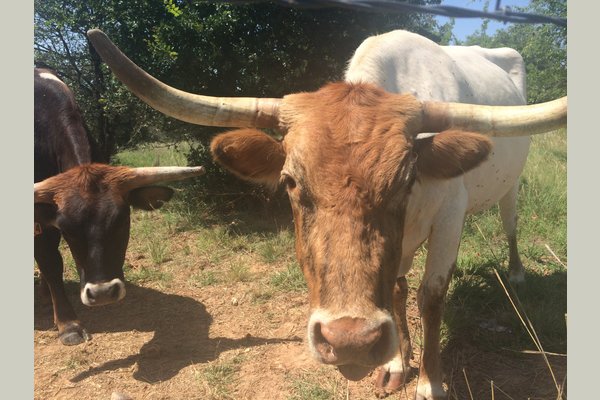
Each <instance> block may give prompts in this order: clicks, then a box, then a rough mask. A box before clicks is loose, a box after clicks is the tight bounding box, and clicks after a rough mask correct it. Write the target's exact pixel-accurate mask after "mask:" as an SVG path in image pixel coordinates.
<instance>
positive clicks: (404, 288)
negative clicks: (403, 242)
mask: <svg viewBox="0 0 600 400" xmlns="http://www.w3.org/2000/svg"><path fill="white" fill-rule="evenodd" d="M412 259H413V257H412V256H411V257H410V258H408V257H407V258H403V259H402V262H401V267H400V271H408V269H409V268H410V265H411V264H412ZM407 299H408V282H407V281H406V277H405V276H401V277H399V278H398V279H397V280H396V285H395V286H394V299H393V301H394V316H395V319H396V326H397V328H398V339H399V346H398V352H397V353H396V355H395V356H394V358H393V359H392V360H391V361H389V362H387V363H386V364H385V365H383V366H382V367H381V368H380V369H379V372H378V375H377V381H376V385H377V395H378V396H380V397H383V396H387V395H388V394H390V393H393V392H395V391H397V390H398V389H400V388H401V387H402V386H403V385H404V383H405V382H406V380H407V379H408V377H409V375H410V372H411V368H410V359H411V357H412V346H411V343H410V333H409V331H408V321H407V320H406V301H407Z"/></svg>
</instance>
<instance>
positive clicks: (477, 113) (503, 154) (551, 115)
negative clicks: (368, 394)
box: [88, 30, 567, 399]
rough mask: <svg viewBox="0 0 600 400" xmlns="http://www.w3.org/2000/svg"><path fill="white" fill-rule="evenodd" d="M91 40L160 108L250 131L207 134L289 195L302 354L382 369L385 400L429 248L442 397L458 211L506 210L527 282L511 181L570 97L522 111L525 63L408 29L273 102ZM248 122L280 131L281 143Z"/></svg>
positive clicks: (433, 349) (433, 369)
mask: <svg viewBox="0 0 600 400" xmlns="http://www.w3.org/2000/svg"><path fill="white" fill-rule="evenodd" d="M88 36H89V38H90V40H91V41H92V43H93V44H94V46H95V47H96V49H97V50H98V52H99V54H100V55H101V56H102V58H103V59H104V61H105V62H106V63H107V64H108V65H109V66H110V68H111V69H112V71H113V73H114V74H115V75H116V76H117V77H118V78H119V79H120V80H121V81H122V82H123V83H125V85H127V86H128V87H129V89H130V90H131V91H132V92H133V93H135V94H136V95H137V96H138V97H140V98H141V99H142V100H143V101H145V102H146V103H148V104H149V105H150V106H152V107H154V108H155V109H157V110H159V111H161V112H163V113H165V114H167V115H170V116H172V117H175V118H178V119H181V120H183V121H187V122H191V123H195V124H201V125H210V126H229V127H242V128H246V129H241V130H236V131H231V132H227V133H223V134H220V135H218V136H216V137H215V138H214V139H213V141H212V144H211V150H212V153H213V156H214V158H215V160H216V161H217V162H218V163H219V164H221V165H222V166H224V167H225V168H226V169H228V170H229V171H231V172H232V173H234V174H236V175H237V176H239V177H240V178H242V179H246V180H249V181H252V182H257V183H262V184H268V185H272V186H275V185H277V184H278V183H280V184H282V185H284V186H285V187H286V189H287V192H288V195H289V199H290V202H291V205H292V210H293V215H294V223H295V231H296V255H297V258H298V261H299V263H300V265H301V268H302V271H303V273H304V276H305V278H306V280H307V283H308V288H309V296H310V309H311V316H310V318H309V321H308V344H309V346H310V349H311V350H312V353H313V354H314V356H315V357H316V359H317V360H319V361H320V362H322V363H325V364H332V365H336V366H338V368H339V370H340V372H341V373H342V374H343V375H344V376H345V377H347V378H348V379H352V380H359V379H362V378H363V377H365V376H366V375H367V374H368V373H369V372H370V371H371V370H373V369H374V368H375V367H377V366H382V367H381V369H380V372H379V376H378V379H377V382H378V386H380V387H381V388H382V389H383V390H384V391H388V392H390V391H393V390H396V389H398V388H399V387H400V386H401V385H402V384H403V383H404V381H405V379H406V376H407V374H408V373H409V371H410V366H409V360H410V357H411V343H410V338H409V331H408V325H407V320H406V299H407V291H408V286H407V282H406V278H405V275H406V273H407V272H408V270H409V269H410V267H411V264H412V260H413V257H414V254H415V251H416V250H417V248H418V247H419V246H420V245H421V244H422V243H423V242H424V241H426V240H427V241H428V255H427V260H426V265H425V271H424V275H423V279H422V282H421V284H420V287H419V290H418V296H417V298H418V305H419V309H420V312H421V317H422V324H423V330H424V345H423V354H422V359H421V360H422V362H421V365H420V371H419V374H420V376H419V380H418V385H417V398H419V399H438V398H445V393H444V390H443V387H442V369H441V360H440V343H439V341H440V336H439V331H440V324H441V319H442V311H443V303H444V297H445V294H446V291H447V288H448V284H449V282H450V278H451V275H452V272H453V270H454V268H455V265H456V258H457V254H458V248H459V244H460V238H461V233H462V229H463V223H464V219H465V216H466V215H467V214H470V213H474V212H477V211H480V210H484V209H486V208H489V207H490V206H492V205H493V204H495V203H499V204H500V210H501V211H500V213H501V217H502V222H503V226H504V230H505V231H506V234H507V237H508V244H509V248H510V277H511V279H512V280H514V281H522V280H523V278H524V271H523V266H522V263H521V261H520V259H519V253H518V250H517V239H516V196H517V181H518V178H519V175H520V174H521V172H522V170H523V166H524V164H525V160H526V158H527V153H528V150H529V143H530V138H529V135H532V134H537V133H542V132H547V131H550V130H553V129H556V128H558V127H561V126H564V125H565V123H566V108H567V106H566V105H567V101H566V98H563V99H558V100H555V101H553V102H549V103H544V104H538V105H532V106H525V105H524V104H525V102H526V101H525V99H526V96H525V69H524V65H523V60H522V58H521V56H520V55H519V54H518V53H517V52H516V51H514V50H512V49H508V48H502V49H483V48H480V47H477V46H475V47H446V46H439V45H437V44H436V43H434V42H432V41H430V40H428V39H426V38H424V37H422V36H419V35H416V34H414V33H410V32H406V31H393V32H390V33H387V34H383V35H379V36H374V37H371V38H368V39H367V40H365V41H364V42H363V43H362V44H361V45H360V47H359V48H358V49H357V50H356V52H355V54H354V56H353V57H352V59H351V60H350V63H349V67H348V69H347V71H346V79H345V82H339V83H332V84H328V85H326V86H324V87H323V88H321V89H319V90H317V91H315V92H312V93H296V94H290V95H287V96H285V97H283V99H256V98H212V97H207V96H201V95H195V94H190V93H186V92H183V91H180V90H178V89H175V88H172V87H169V86H167V85H165V84H163V83H161V82H159V81H157V80H156V79H154V78H153V77H151V76H150V75H148V74H146V73H145V72H144V71H143V70H141V69H140V68H139V67H137V66H136V65H135V64H133V63H132V62H131V61H130V60H129V59H127V58H126V57H125V56H124V55H123V54H122V53H121V52H120V51H119V50H118V49H117V48H116V47H115V46H114V45H113V44H112V43H111V42H110V41H109V40H108V38H107V37H106V36H105V35H104V34H103V33H102V32H100V31H98V30H92V31H90V32H88ZM248 127H254V128H257V127H258V128H260V127H263V128H264V127H270V128H279V129H280V130H281V131H282V133H283V134H284V139H283V140H281V141H277V140H275V139H272V138H271V137H269V136H267V135H266V134H265V133H263V132H262V131H260V130H257V129H249V128H248ZM430 133H435V134H436V135H431V134H430ZM484 135H486V136H484ZM489 137H493V138H491V139H490V138H489Z"/></svg>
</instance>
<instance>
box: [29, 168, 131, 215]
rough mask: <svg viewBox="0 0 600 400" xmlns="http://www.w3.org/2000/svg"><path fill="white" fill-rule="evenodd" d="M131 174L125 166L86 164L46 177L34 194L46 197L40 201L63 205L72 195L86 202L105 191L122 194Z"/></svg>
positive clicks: (60, 206)
mask: <svg viewBox="0 0 600 400" xmlns="http://www.w3.org/2000/svg"><path fill="white" fill-rule="evenodd" d="M133 176H134V173H133V171H132V170H131V169H130V168H128V167H118V166H117V167H115V166H110V165H106V164H85V165H81V166H78V167H75V168H71V169H69V170H68V171H66V172H63V173H62V174H59V175H55V176H53V177H51V178H48V179H47V180H45V185H44V189H43V190H42V191H41V192H40V193H37V194H36V195H37V196H38V197H39V198H40V199H45V200H44V201H43V202H50V203H55V204H56V205H57V206H58V207H59V208H63V207H66V206H67V205H66V204H65V201H67V199H68V198H70V197H71V196H73V195H75V194H76V195H78V196H79V197H81V198H84V199H86V200H88V201H90V200H93V199H94V198H98V197H99V196H100V195H102V194H104V193H113V195H114V196H118V195H122V194H121V193H120V191H121V190H120V189H121V187H123V186H124V184H125V183H126V182H128V181H130V180H131V178H132V177H133Z"/></svg>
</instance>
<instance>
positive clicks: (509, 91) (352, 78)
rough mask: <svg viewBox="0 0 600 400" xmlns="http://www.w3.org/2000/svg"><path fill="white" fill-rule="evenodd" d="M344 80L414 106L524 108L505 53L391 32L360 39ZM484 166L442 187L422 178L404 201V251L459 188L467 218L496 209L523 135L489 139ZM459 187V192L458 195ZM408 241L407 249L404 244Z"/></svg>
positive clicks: (521, 85) (516, 68) (511, 54)
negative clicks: (405, 97)
mask: <svg viewBox="0 0 600 400" xmlns="http://www.w3.org/2000/svg"><path fill="white" fill-rule="evenodd" d="M346 80H347V81H349V82H368V83H373V84H376V85H379V86H381V87H382V88H384V89H385V90H387V91H390V92H395V93H412V94H413V95H414V96H415V97H417V98H418V99H420V100H437V101H448V102H461V103H471V104H488V105H520V104H525V98H526V97H525V70H524V66H523V61H522V58H521V56H520V55H519V54H518V53H517V52H516V51H515V50H512V49H506V48H504V49H483V48H481V47H479V46H469V47H462V46H440V45H438V44H436V43H434V42H433V41H431V40H429V39H427V38H424V37H422V36H420V35H417V34H414V33H411V32H407V31H400V30H398V31H392V32H389V33H386V34H382V35H378V36H373V37H370V38H368V39H366V40H365V41H364V42H363V43H362V44H361V45H360V46H359V48H358V49H357V50H356V52H355V54H354V56H353V57H352V59H351V60H350V63H349V66H348V69H347V71H346ZM493 142H494V147H493V150H492V153H491V154H490V156H489V158H488V160H487V161H485V162H484V163H482V164H481V165H480V166H479V167H477V168H475V169H473V170H471V171H469V172H468V173H466V174H464V175H462V176H460V177H457V178H453V179H451V180H449V181H448V182H446V183H442V182H440V181H437V180H427V179H422V180H421V181H420V182H418V183H416V184H415V187H414V188H413V191H412V194H411V196H410V198H409V203H408V208H407V214H406V218H407V220H406V225H405V226H406V229H407V231H406V232H405V243H404V248H405V251H407V250H408V249H411V250H413V251H414V247H415V246H418V244H419V243H421V242H422V241H423V240H425V238H426V236H427V235H428V233H429V231H430V227H431V224H432V223H433V219H434V217H435V215H436V214H437V213H438V210H439V208H440V207H442V205H443V204H444V203H446V205H447V204H448V203H449V202H450V203H451V202H454V201H455V200H454V196H455V195H456V193H457V192H456V190H464V191H465V194H466V196H465V198H466V204H464V205H462V206H460V207H459V208H464V210H465V212H466V213H473V212H477V211H480V210H484V209H486V208H489V207H491V206H492V205H493V204H496V203H497V202H498V201H499V200H500V199H501V198H502V197H503V196H504V195H505V194H506V193H507V192H508V191H509V190H510V189H511V188H512V187H513V186H514V185H515V184H516V182H517V181H518V178H519V176H520V174H521V172H522V170H523V167H524V165H525V161H526V159H527V154H528V152H529V143H530V138H529V136H521V137H512V138H493ZM457 188H459V189H457ZM407 240H408V241H411V243H406V241H407Z"/></svg>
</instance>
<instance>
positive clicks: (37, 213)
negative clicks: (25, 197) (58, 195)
mask: <svg viewBox="0 0 600 400" xmlns="http://www.w3.org/2000/svg"><path fill="white" fill-rule="evenodd" d="M33 207H34V209H33V220H34V221H35V222H36V223H38V224H40V225H53V224H54V221H55V220H56V211H57V209H58V207H57V206H56V204H54V203H35V204H34V205H33Z"/></svg>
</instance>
